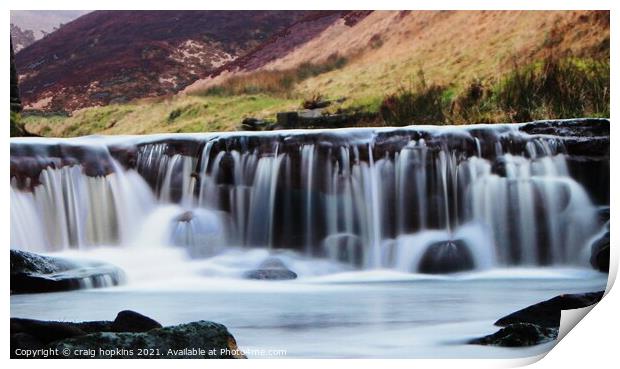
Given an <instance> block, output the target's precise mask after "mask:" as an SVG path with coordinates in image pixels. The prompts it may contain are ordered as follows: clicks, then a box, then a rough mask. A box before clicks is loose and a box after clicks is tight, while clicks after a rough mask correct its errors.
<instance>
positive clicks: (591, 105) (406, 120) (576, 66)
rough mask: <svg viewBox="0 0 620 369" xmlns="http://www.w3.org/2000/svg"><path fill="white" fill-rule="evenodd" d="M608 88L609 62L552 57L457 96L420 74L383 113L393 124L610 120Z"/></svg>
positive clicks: (392, 98) (387, 100) (475, 85)
mask: <svg viewBox="0 0 620 369" xmlns="http://www.w3.org/2000/svg"><path fill="white" fill-rule="evenodd" d="M609 89H610V84H609V61H608V60H595V59H588V58H573V57H569V58H561V59H560V58H554V57H551V56H550V57H548V58H546V59H545V60H542V61H539V62H535V63H531V64H527V65H523V66H519V65H515V66H514V67H513V69H512V70H511V71H509V72H508V73H507V74H506V75H505V76H503V77H501V78H500V79H499V80H498V81H492V80H480V79H473V80H471V81H470V82H469V83H468V84H466V85H465V87H464V88H462V90H461V91H459V92H456V91H455V89H454V88H451V87H449V86H443V85H437V84H428V83H427V82H426V81H425V79H424V75H423V73H422V72H420V76H419V77H418V83H417V85H415V86H413V85H412V86H410V87H408V88H401V89H400V90H399V91H398V92H397V93H394V94H389V95H387V96H386V97H385V98H384V99H383V101H382V103H381V106H380V109H379V111H380V114H381V116H382V118H383V120H384V121H385V122H386V123H388V124H390V125H408V124H464V123H492V122H527V121H532V120H537V119H564V118H579V117H609V109H610V97H609Z"/></svg>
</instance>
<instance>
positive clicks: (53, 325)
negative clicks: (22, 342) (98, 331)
mask: <svg viewBox="0 0 620 369" xmlns="http://www.w3.org/2000/svg"><path fill="white" fill-rule="evenodd" d="M18 333H20V334H23V335H29V336H30V337H32V339H34V340H36V341H38V342H40V343H42V344H48V343H50V342H53V341H58V340H61V339H65V338H72V337H78V336H83V335H85V334H87V333H88V332H87V331H85V330H83V329H81V328H80V326H79V325H78V324H76V323H66V322H53V321H43V320H34V319H20V318H11V337H12V336H13V335H14V334H18Z"/></svg>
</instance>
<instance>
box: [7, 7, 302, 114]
mask: <svg viewBox="0 0 620 369" xmlns="http://www.w3.org/2000/svg"><path fill="white" fill-rule="evenodd" d="M307 14H308V12H303V11H251V12H240V11H95V12H92V13H88V14H86V15H84V16H82V17H80V18H78V19H76V20H75V21H73V22H70V23H68V24H66V25H64V26H63V27H61V28H60V29H58V30H57V31H55V32H53V33H52V34H50V35H49V36H47V37H45V38H44V39H42V40H41V41H39V42H36V43H35V44H33V45H32V46H31V47H28V48H25V49H23V50H22V51H21V52H19V53H17V55H16V64H17V69H18V73H19V77H20V87H21V91H22V98H23V101H24V104H25V107H26V108H31V109H32V108H34V109H41V110H48V111H58V110H65V111H74V110H76V109H80V108H84V107H88V106H96V105H107V104H110V103H122V102H127V101H130V100H132V99H135V98H141V97H149V96H160V95H165V94H171V93H174V92H176V91H179V90H181V89H183V88H184V87H186V86H187V85H188V84H190V83H191V82H193V81H195V80H196V79H198V78H200V77H204V76H205V75H206V74H207V73H208V72H210V71H211V70H213V69H215V68H217V67H219V66H221V65H222V64H224V63H227V62H229V61H231V60H233V59H235V58H236V57H237V56H239V55H241V54H244V53H245V52H247V51H248V50H250V49H252V48H254V47H256V46H257V45H259V44H260V43H262V42H264V41H265V40H266V39H268V38H269V37H270V36H271V35H272V34H274V33H276V32H278V31H280V30H282V29H284V28H285V27H286V26H288V25H289V24H291V23H293V22H295V21H297V20H298V19H299V18H301V17H303V16H305V15H307Z"/></svg>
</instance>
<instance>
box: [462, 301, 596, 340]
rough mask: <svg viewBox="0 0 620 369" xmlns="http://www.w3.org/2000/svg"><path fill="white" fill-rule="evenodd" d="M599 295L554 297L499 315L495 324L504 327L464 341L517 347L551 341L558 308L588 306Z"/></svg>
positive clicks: (554, 332) (556, 324) (555, 333)
mask: <svg viewBox="0 0 620 369" xmlns="http://www.w3.org/2000/svg"><path fill="white" fill-rule="evenodd" d="M602 298H603V291H599V292H589V293H580V294H571V295H559V296H556V297H554V298H552V299H550V300H547V301H543V302H540V303H538V304H534V305H531V306H528V307H526V308H524V309H521V310H519V311H516V312H514V313H512V314H509V315H506V316H505V317H503V318H500V319H499V320H498V321H496V322H495V325H497V326H500V327H504V328H502V329H500V330H499V331H497V332H495V333H493V334H490V335H488V336H484V337H481V338H475V339H472V340H470V341H469V342H468V343H470V344H477V345H494V346H506V347H520V346H532V345H538V344H541V343H545V342H548V341H551V340H554V339H556V338H557V336H558V330H559V327H560V317H561V314H562V310H570V309H579V308H583V307H586V306H590V305H593V304H596V303H597V302H599V301H600V300H601V299H602Z"/></svg>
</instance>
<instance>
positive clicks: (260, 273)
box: [243, 258, 297, 280]
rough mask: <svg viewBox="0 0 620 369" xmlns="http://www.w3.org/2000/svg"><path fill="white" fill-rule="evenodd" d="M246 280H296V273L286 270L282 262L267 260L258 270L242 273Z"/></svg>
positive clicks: (275, 259) (273, 259) (274, 259)
mask: <svg viewBox="0 0 620 369" xmlns="http://www.w3.org/2000/svg"><path fill="white" fill-rule="evenodd" d="M243 276H244V278H247V279H265V280H287V279H295V278H297V273H295V272H293V271H292V270H290V269H288V268H287V267H286V265H284V263H283V262H282V260H280V259H278V258H268V259H267V260H265V261H263V262H262V263H261V264H260V265H259V266H258V268H256V269H254V270H250V271H248V272H245V273H244V275H243Z"/></svg>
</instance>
